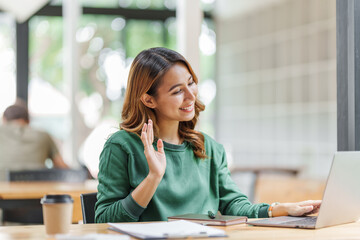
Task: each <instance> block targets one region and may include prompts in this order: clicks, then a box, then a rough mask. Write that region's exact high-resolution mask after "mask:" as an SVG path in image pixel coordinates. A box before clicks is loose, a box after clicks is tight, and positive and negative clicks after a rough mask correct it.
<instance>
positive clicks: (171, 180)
mask: <svg viewBox="0 0 360 240" xmlns="http://www.w3.org/2000/svg"><path fill="white" fill-rule="evenodd" d="M204 137H205V150H206V154H207V156H208V157H209V158H208V159H205V160H201V159H198V158H196V157H195V155H194V153H193V151H192V147H191V144H190V143H188V142H184V143H183V144H182V145H173V144H169V143H166V142H164V149H165V154H166V171H165V174H164V177H163V179H162V180H161V182H160V184H159V186H158V188H157V190H156V192H155V194H154V196H153V198H152V199H151V201H150V203H149V204H148V206H147V207H146V208H143V207H141V206H140V205H139V204H137V203H136V202H135V200H134V199H133V198H132V197H131V194H130V193H131V192H132V191H133V190H134V189H135V188H136V187H137V186H138V185H139V184H140V183H141V182H142V181H143V179H144V178H145V177H146V176H147V174H148V172H149V168H148V164H147V161H146V158H145V155H144V146H143V144H142V142H141V139H140V138H139V137H138V136H137V135H136V134H133V133H129V132H126V131H124V130H120V131H118V132H116V133H115V134H113V135H112V136H111V137H110V138H109V139H108V141H107V142H106V143H105V146H104V149H103V151H102V153H101V156H100V165H99V174H98V179H99V185H98V194H97V199H98V201H97V203H96V205H95V222H97V223H106V222H136V221H166V220H167V217H169V216H173V215H179V214H185V213H207V212H208V211H213V212H217V211H220V212H221V213H222V214H224V215H239V216H248V217H252V218H254V217H255V218H256V217H268V214H267V210H268V207H269V205H268V204H251V203H250V202H249V200H248V198H247V197H246V196H245V195H244V194H243V193H241V191H240V190H239V189H238V187H237V186H236V184H235V183H234V182H233V180H232V179H231V177H230V172H229V170H228V168H227V162H226V156H225V151H224V148H223V146H222V145H220V144H218V143H217V142H215V141H214V140H213V139H211V138H210V137H209V136H207V135H205V134H204ZM155 145H156V143H154V147H155V149H156V146H155Z"/></svg>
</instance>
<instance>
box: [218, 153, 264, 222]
mask: <svg viewBox="0 0 360 240" xmlns="http://www.w3.org/2000/svg"><path fill="white" fill-rule="evenodd" d="M218 180H219V195H220V204H219V210H220V212H221V213H222V214H225V215H237V216H247V217H250V218H258V217H261V218H265V217H268V213H267V212H268V208H269V205H268V204H264V203H260V204H252V203H251V202H250V201H249V199H248V197H247V196H246V195H245V194H243V193H242V192H241V191H240V190H239V188H238V187H237V185H236V184H235V182H234V181H233V180H232V179H231V176H230V171H229V169H228V167H227V160H226V154H225V150H224V148H222V154H221V161H220V163H219V166H218Z"/></svg>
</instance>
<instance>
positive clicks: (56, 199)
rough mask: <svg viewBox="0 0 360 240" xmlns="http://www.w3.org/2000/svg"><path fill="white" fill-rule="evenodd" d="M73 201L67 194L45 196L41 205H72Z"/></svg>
mask: <svg viewBox="0 0 360 240" xmlns="http://www.w3.org/2000/svg"><path fill="white" fill-rule="evenodd" d="M72 202H74V200H73V199H72V198H71V196H70V195H68V194H56V195H55V194H54V195H52V194H49V195H45V196H44V197H43V198H42V199H41V200H40V203H41V204H52V203H72Z"/></svg>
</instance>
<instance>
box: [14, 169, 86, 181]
mask: <svg viewBox="0 0 360 240" xmlns="http://www.w3.org/2000/svg"><path fill="white" fill-rule="evenodd" d="M86 179H88V172H87V170H86V169H38V170H21V171H10V172H9V176H8V180H9V181H11V182H19V181H58V182H73V183H76V182H84V181H85V180H86Z"/></svg>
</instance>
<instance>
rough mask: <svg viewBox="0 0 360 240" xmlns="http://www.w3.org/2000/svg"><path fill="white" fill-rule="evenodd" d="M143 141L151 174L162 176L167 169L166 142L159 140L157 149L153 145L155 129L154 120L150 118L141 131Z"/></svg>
mask: <svg viewBox="0 0 360 240" xmlns="http://www.w3.org/2000/svg"><path fill="white" fill-rule="evenodd" d="M141 141H142V142H143V144H144V154H145V157H146V160H147V162H148V165H149V175H151V176H154V177H159V178H162V177H163V176H164V174H165V169H166V156H165V152H164V144H163V141H162V140H161V139H159V140H158V141H157V149H158V150H157V151H156V150H155V149H154V147H153V145H152V144H153V141H154V131H153V122H152V121H151V119H149V121H148V124H146V123H145V124H144V126H143V128H142V132H141Z"/></svg>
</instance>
